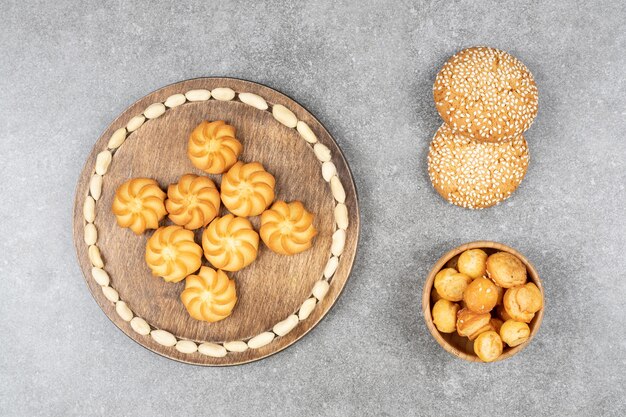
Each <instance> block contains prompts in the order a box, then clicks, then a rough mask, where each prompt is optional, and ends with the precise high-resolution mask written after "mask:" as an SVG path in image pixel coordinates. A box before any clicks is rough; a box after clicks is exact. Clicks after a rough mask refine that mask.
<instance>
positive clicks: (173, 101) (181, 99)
mask: <svg viewBox="0 0 626 417" xmlns="http://www.w3.org/2000/svg"><path fill="white" fill-rule="evenodd" d="M185 101H187V98H186V97H185V95H184V94H174V95H171V96H169V97H168V98H167V100H165V103H164V104H165V107H167V108H170V109H171V108H173V107H178V106H180V105H181V104H185Z"/></svg>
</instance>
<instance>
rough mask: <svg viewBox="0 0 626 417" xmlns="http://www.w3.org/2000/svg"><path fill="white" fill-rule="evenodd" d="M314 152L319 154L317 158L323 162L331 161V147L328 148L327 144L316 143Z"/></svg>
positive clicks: (316, 154)
mask: <svg viewBox="0 0 626 417" xmlns="http://www.w3.org/2000/svg"><path fill="white" fill-rule="evenodd" d="M313 152H315V156H317V159H319V160H320V161H321V162H328V161H330V149H328V147H327V146H326V145H324V144H322V143H316V144H315V146H313Z"/></svg>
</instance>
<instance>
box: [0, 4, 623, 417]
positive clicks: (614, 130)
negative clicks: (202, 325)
mask: <svg viewBox="0 0 626 417" xmlns="http://www.w3.org/2000/svg"><path fill="white" fill-rule="evenodd" d="M477 44H487V45H491V46H495V47H498V48H502V49H505V50H507V51H510V52H511V53H513V54H515V55H516V56H518V57H519V58H520V59H522V60H523V61H524V62H525V63H526V64H527V65H528V67H529V68H530V69H531V70H532V72H533V73H534V75H535V77H536V80H537V83H538V86H539V89H540V112H539V116H538V117H537V120H536V122H535V124H534V126H533V127H532V128H531V130H530V131H529V132H528V134H527V139H528V142H529V144H530V149H531V166H530V170H529V172H528V175H527V177H526V179H525V181H524V183H523V184H522V186H521V187H520V188H519V190H518V191H517V192H516V193H515V194H514V196H513V197H512V198H511V199H510V200H508V201H507V202H506V203H504V204H502V205H501V206H499V207H496V208H492V209H488V210H484V211H468V210H464V209H460V208H457V207H454V206H450V205H448V204H446V203H445V202H444V201H443V200H442V199H441V198H440V197H439V196H438V195H437V194H436V193H435V192H434V191H433V189H432V187H431V185H430V182H429V180H428V176H427V172H426V154H427V148H428V143H429V140H430V138H431V137H432V135H433V134H434V132H435V130H436V129H437V127H438V125H439V123H440V120H439V118H438V115H437V113H436V110H435V108H434V105H433V100H432V96H431V88H432V83H433V80H434V77H435V74H436V72H437V70H438V68H439V67H440V66H441V65H442V64H443V62H444V61H445V60H446V58H447V57H449V56H450V55H451V54H453V53H454V52H456V51H458V50H459V49H461V48H463V47H467V46H472V45H477ZM198 76H232V77H240V78H244V79H249V80H254V81H258V82H261V83H264V84H267V85H269V86H271V87H274V88H276V89H278V90H280V91H282V92H284V93H286V94H288V95H290V96H292V97H294V98H295V99H296V100H298V101H299V102H300V103H302V104H303V105H304V106H305V107H307V108H308V109H309V110H310V111H311V112H312V113H313V114H315V115H316V116H318V117H319V119H320V120H321V121H322V123H324V124H325V125H326V127H327V128H328V129H329V131H330V132H331V133H332V134H333V135H334V137H335V138H336V140H337V141H338V142H339V144H340V146H341V147H342V149H343V151H344V153H345V154H346V157H347V159H348V161H349V163H350V165H351V168H352V170H353V173H354V177H355V180H356V183H357V186H358V190H359V193H360V199H361V200H360V203H361V216H362V219H363V220H362V239H361V242H360V252H359V256H358V259H357V261H356V264H355V268H354V271H353V273H352V277H351V279H350V281H349V282H348V285H347V287H346V291H345V292H344V294H343V296H342V297H341V298H340V300H339V301H338V303H337V304H336V306H335V307H334V308H333V310H332V311H331V312H330V314H329V315H328V316H327V317H326V319H325V320H324V321H323V322H322V323H321V324H320V325H319V326H317V327H316V328H315V329H314V331H312V332H311V333H310V334H309V335H308V336H306V337H305V338H304V339H303V340H301V341H300V342H299V343H297V344H296V345H294V346H293V347H291V348H289V349H287V350H286V351H284V352H282V353H280V354H277V355H275V356H273V357H270V358H268V359H266V360H263V361H260V362H256V363H253V364H249V365H245V366H239V367H234V368H227V369H211V368H201V367H195V366H189V365H184V364H180V363H177V362H173V361H170V360H167V359H164V358H162V357H160V356H158V355H156V354H153V353H151V352H149V351H147V350H145V349H143V348H142V347H141V346H139V345H137V344H136V343H134V342H133V341H131V340H130V339H129V338H127V337H126V336H124V335H123V334H122V333H121V332H120V331H119V330H117V328H115V327H114V326H113V324H111V322H109V320H108V319H107V318H106V317H105V315H104V314H103V313H102V312H101V310H100V309H99V308H98V306H97V305H96V303H95V302H94V301H93V300H92V298H91V296H90V294H89V292H88V290H87V288H86V286H85V284H84V282H83V277H82V275H81V272H80V270H79V268H78V265H77V263H76V259H75V253H74V247H73V245H72V237H71V216H72V203H73V200H74V187H75V184H76V180H77V178H78V175H79V172H80V170H81V168H82V164H83V162H84V160H85V158H86V157H87V155H88V153H89V152H90V149H91V147H92V145H93V143H94V142H95V140H96V139H97V138H98V136H99V135H100V133H101V132H102V131H103V130H104V128H105V127H106V126H107V125H108V124H109V123H110V121H111V120H113V119H114V118H115V117H116V115H117V114H119V113H120V112H121V111H122V110H124V108H126V107H127V106H128V105H130V104H131V103H132V102H134V101H135V100H136V99H138V98H140V97H142V96H143V95H145V94H147V93H148V92H150V91H152V90H154V89H156V88H159V87H161V86H163V85H166V84H169V83H172V82H176V81H180V80H183V79H187V78H192V77H198ZM625 76H626V3H624V2H622V1H618V0H615V1H611V2H608V1H607V2H594V1H588V0H586V1H566V0H559V1H545V2H542V1H536V2H527V1H520V0H517V1H504V2H499V1H493V2H474V1H436V2H409V1H395V2H391V1H389V2H381V1H364V2H356V1H355V2H334V1H321V0H312V1H309V2H271V3H260V2H249V3H248V2H230V1H219V2H209V1H194V2H179V1H145V2H138V1H134V2H131V1H127V2H124V1H115V2H109V1H103V0H101V1H70V0H60V1H55V2H52V1H48V2H46V1H18V0H2V1H1V2H0V140H1V143H0V179H1V180H2V181H1V182H0V184H1V185H0V186H1V187H2V202H1V203H0V219H1V220H0V253H1V258H0V259H1V260H0V415H2V416H91V415H106V416H116V415H134V416H157V415H216V416H230V415H233V416H235V415H285V416H294V415H302V416H313V415H323V416H348V415H354V416H365V415H377V416H379V415H400V416H405V415H450V416H452V415H496V414H499V415H511V416H513V415H520V416H531V415H607V416H622V415H625V414H626V403H625V395H626V392H625V384H626V376H625V373H626V342H625V339H624V336H623V329H624V325H625V320H624V318H625V314H626V307H625V306H624V302H625V300H626V272H625V271H626V258H625V256H624V253H625V251H626V220H625V216H626V190H625V184H626V138H624V131H625V130H626V80H625V78H626V77H625ZM476 239H490V240H496V241H501V242H503V243H507V244H509V245H511V246H513V247H515V248H517V249H519V250H520V251H522V252H523V253H524V254H526V255H527V256H528V257H529V258H530V260H531V261H532V262H534V264H535V265H536V267H537V269H538V270H539V272H540V274H541V275H542V277H543V281H544V285H545V289H546V298H547V303H548V305H547V312H546V316H545V320H544V323H543V326H542V328H541V331H540V333H539V334H538V336H537V338H536V339H535V341H534V342H533V343H532V345H531V346H530V347H529V348H527V349H526V350H525V351H524V352H523V353H521V354H519V355H518V356H516V357H515V358H513V359H511V360H508V361H505V362H503V363H497V364H492V365H487V366H485V365H480V364H470V363H465V362H463V361H461V360H458V359H455V358H454V357H452V356H450V355H449V354H447V353H446V352H444V351H443V350H442V349H441V348H440V347H439V346H438V345H437V344H436V343H435V341H434V340H433V339H432V337H431V336H430V335H429V334H428V332H427V329H426V326H425V325H424V322H423V320H422V317H421V313H420V294H421V290H422V284H423V281H424V278H425V276H426V274H427V272H428V270H429V268H430V266H431V265H432V264H433V263H434V262H435V260H436V259H437V258H438V257H439V256H440V255H441V254H442V253H443V252H444V251H446V250H448V249H450V248H452V247H453V246H455V245H458V244H460V243H463V242H466V241H471V240H476Z"/></svg>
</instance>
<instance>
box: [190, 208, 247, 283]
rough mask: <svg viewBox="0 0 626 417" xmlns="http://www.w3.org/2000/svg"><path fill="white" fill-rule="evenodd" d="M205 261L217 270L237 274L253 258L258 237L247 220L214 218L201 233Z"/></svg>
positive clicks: (229, 217)
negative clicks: (235, 272)
mask: <svg viewBox="0 0 626 417" xmlns="http://www.w3.org/2000/svg"><path fill="white" fill-rule="evenodd" d="M202 249H204V256H205V258H206V259H207V260H208V261H209V262H210V263H211V265H213V266H214V267H215V268H217V269H223V270H224V271H231V272H234V271H239V270H240V269H243V268H245V267H246V266H248V265H250V264H251V263H252V261H254V260H255V259H256V257H257V253H258V250H259V235H258V234H257V232H255V231H254V229H253V228H252V224H251V223H250V221H249V220H248V219H245V218H243V217H235V216H233V215H232V214H227V215H225V216H223V217H216V218H215V219H214V220H213V221H212V222H211V223H210V224H209V226H208V227H207V228H206V229H204V232H203V233H202Z"/></svg>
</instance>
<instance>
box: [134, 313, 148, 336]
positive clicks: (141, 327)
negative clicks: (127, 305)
mask: <svg viewBox="0 0 626 417" xmlns="http://www.w3.org/2000/svg"><path fill="white" fill-rule="evenodd" d="M130 327H132V328H133V330H134V331H136V332H137V333H139V334H140V335H142V336H146V335H148V334H150V325H149V324H148V322H147V321H145V320H144V319H142V318H141V317H133V319H132V320H131V321H130Z"/></svg>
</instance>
